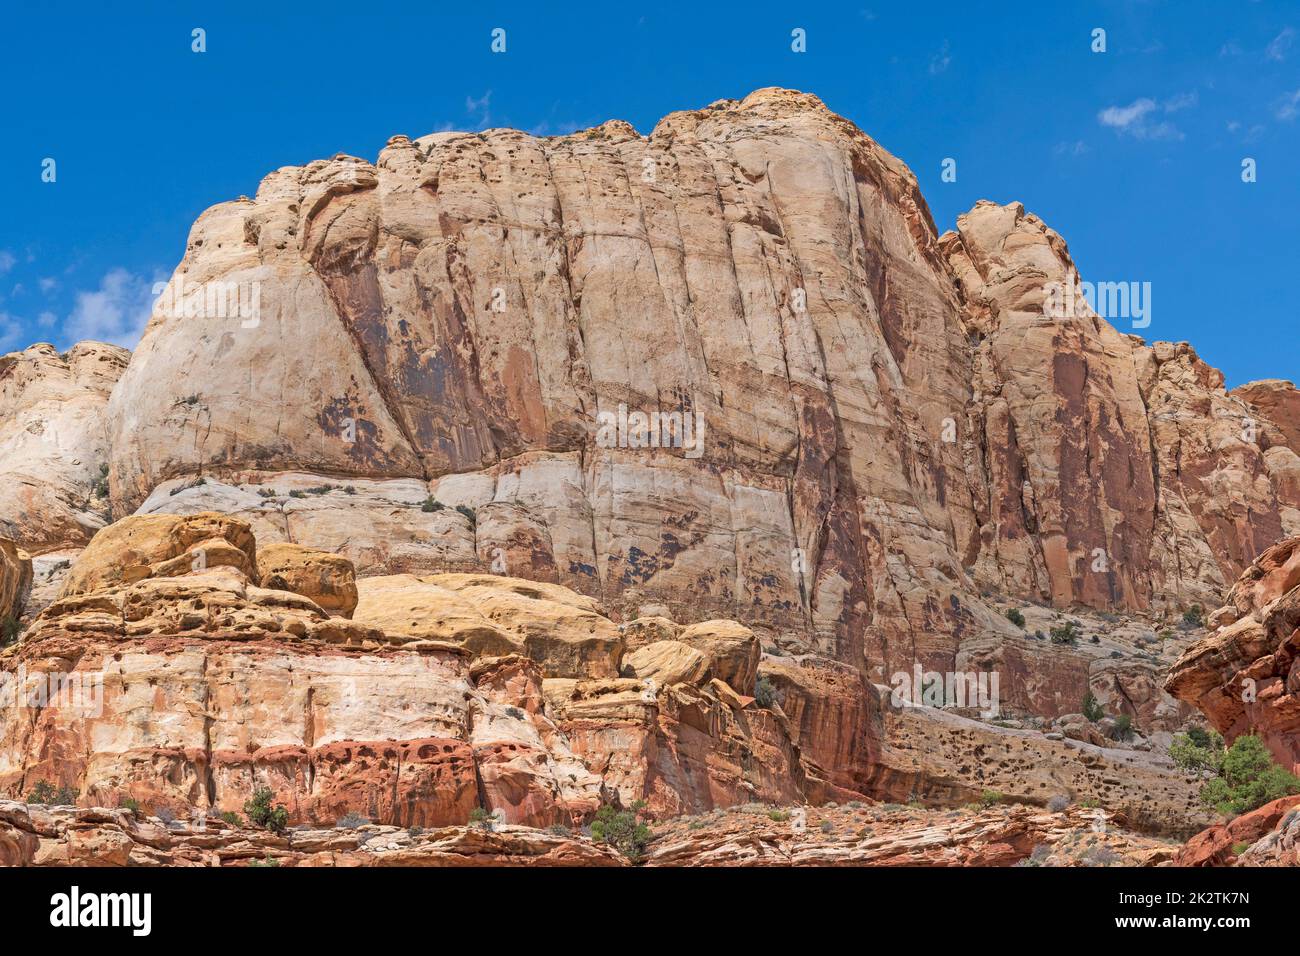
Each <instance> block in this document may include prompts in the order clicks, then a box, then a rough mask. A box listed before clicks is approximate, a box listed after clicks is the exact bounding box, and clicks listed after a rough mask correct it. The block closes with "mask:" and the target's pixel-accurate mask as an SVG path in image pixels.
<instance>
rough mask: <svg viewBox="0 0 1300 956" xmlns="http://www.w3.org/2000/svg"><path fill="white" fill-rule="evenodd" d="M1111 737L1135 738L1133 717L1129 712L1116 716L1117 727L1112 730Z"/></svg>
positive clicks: (1116, 738)
mask: <svg viewBox="0 0 1300 956" xmlns="http://www.w3.org/2000/svg"><path fill="white" fill-rule="evenodd" d="M1111 737H1113V738H1114V739H1115V740H1132V739H1133V718H1132V717H1130V716H1129V715H1128V714H1120V715H1119V716H1118V717H1116V718H1115V729H1114V730H1112V731H1111Z"/></svg>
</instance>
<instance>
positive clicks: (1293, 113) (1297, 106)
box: [1273, 90, 1300, 123]
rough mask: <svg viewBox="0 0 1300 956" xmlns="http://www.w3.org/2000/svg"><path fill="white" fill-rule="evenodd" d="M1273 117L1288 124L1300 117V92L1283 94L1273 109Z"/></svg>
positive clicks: (1294, 91)
mask: <svg viewBox="0 0 1300 956" xmlns="http://www.w3.org/2000/svg"><path fill="white" fill-rule="evenodd" d="M1273 115H1274V116H1276V117H1277V118H1278V119H1280V120H1282V121H1283V122H1286V123H1289V122H1291V121H1292V120H1294V119H1295V118H1296V117H1297V116H1300V90H1293V91H1292V92H1290V93H1283V94H1282V97H1281V99H1279V100H1278V101H1277V105H1276V106H1275V107H1274V109H1273Z"/></svg>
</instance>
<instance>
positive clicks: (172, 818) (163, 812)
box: [153, 807, 176, 826]
mask: <svg viewBox="0 0 1300 956" xmlns="http://www.w3.org/2000/svg"><path fill="white" fill-rule="evenodd" d="M153 815H154V816H156V817H157V818H158V819H159V820H161V821H162V823H163V826H171V825H172V824H173V823H175V822H176V814H174V813H172V812H171V811H170V810H168V809H167V808H166V807H159V808H158V809H157V810H155V811H154V813H153Z"/></svg>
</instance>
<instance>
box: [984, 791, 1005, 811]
mask: <svg viewBox="0 0 1300 956" xmlns="http://www.w3.org/2000/svg"><path fill="white" fill-rule="evenodd" d="M1005 799H1006V797H1005V795H1004V794H1002V793H1001V792H999V791H997V790H985V791H984V792H983V793H981V794H980V807H982V808H984V809H987V808H988V807H991V806H993V805H994V804H998V803H1001V802H1002V801H1003V800H1005Z"/></svg>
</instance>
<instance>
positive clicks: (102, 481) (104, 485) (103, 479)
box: [90, 465, 108, 498]
mask: <svg viewBox="0 0 1300 956" xmlns="http://www.w3.org/2000/svg"><path fill="white" fill-rule="evenodd" d="M90 492H91V494H93V495H94V496H95V497H96V498H107V497H108V465H100V466H99V476H98V477H97V478H96V479H95V480H94V481H92V482H91V483H90Z"/></svg>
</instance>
